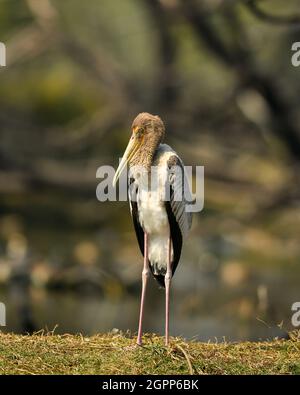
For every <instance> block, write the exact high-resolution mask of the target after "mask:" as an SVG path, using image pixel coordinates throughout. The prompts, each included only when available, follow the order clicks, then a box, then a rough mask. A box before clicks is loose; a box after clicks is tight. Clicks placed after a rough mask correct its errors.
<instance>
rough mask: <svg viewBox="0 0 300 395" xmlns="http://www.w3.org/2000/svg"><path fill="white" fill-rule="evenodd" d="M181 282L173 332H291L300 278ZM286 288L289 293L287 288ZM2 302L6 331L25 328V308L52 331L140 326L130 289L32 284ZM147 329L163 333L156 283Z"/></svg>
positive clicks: (204, 335)
mask: <svg viewBox="0 0 300 395" xmlns="http://www.w3.org/2000/svg"><path fill="white" fill-rule="evenodd" d="M181 280H182V279H181V278H180V276H178V277H177V278H176V277H175V280H174V284H173V285H174V286H173V290H172V302H171V303H172V305H171V324H170V326H171V334H172V335H174V336H183V337H184V338H187V339H192V338H194V339H197V340H201V341H208V340H211V341H215V339H218V340H219V341H221V340H223V338H226V340H230V341H237V340H251V341H254V340H259V339H270V338H273V337H274V336H279V337H284V336H286V331H288V330H291V329H293V328H292V327H291V315H292V312H291V305H292V303H293V302H295V301H296V300H297V295H299V293H298V290H299V287H298V284H297V281H296V280H295V281H294V282H291V279H290V278H287V277H284V276H280V277H278V278H276V277H275V278H272V281H271V282H266V284H265V285H264V286H263V287H262V286H260V287H258V288H257V284H256V282H255V281H251V282H250V281H249V283H247V284H246V285H244V286H243V287H235V288H232V287H228V286H224V285H222V284H221V283H220V282H218V281H215V280H213V281H212V282H211V283H210V284H209V287H207V289H204V288H203V287H201V288H202V289H201V290H198V289H196V288H195V287H194V288H190V289H189V290H182V288H181V285H182V281H181ZM287 289H288V292H283V290H287ZM260 293H261V294H262V295H260ZM24 297H25V298H27V300H26V301H25V300H24ZM22 298H23V299H22ZM261 299H262V300H261ZM298 299H299V298H298ZM0 300H1V301H2V302H4V303H5V304H6V308H7V327H6V328H2V330H3V331H4V332H10V331H13V332H16V333H19V332H22V331H24V329H22V325H21V321H22V320H21V318H22V317H24V311H26V309H28V310H29V312H30V316H31V318H32V321H33V323H34V326H35V329H41V328H45V329H46V330H52V329H53V328H54V327H56V326H57V327H56V329H55V332H56V333H79V332H80V333H82V334H83V335H92V334H96V333H101V332H107V331H110V330H112V329H113V328H118V329H120V330H123V331H126V330H130V331H131V332H133V333H134V332H136V330H137V321H138V313H139V295H136V296H135V295H132V294H126V293H125V294H123V295H122V296H121V297H119V298H109V297H104V296H103V295H100V294H99V295H98V294H97V295H96V294H95V293H89V294H86V295H84V294H82V293H79V292H65V291H64V292H62V291H59V292H58V291H46V290H44V289H38V288H30V289H29V291H28V294H27V296H26V294H25V296H24V294H21V295H17V296H16V291H15V290H14V289H7V288H6V289H2V290H1V291H0ZM24 309H25V310H24ZM26 316H27V315H26ZM279 324H282V328H280V327H279V326H280V325H279ZM144 330H145V331H147V332H155V333H159V334H163V332H164V291H163V290H162V289H159V288H158V287H157V285H156V283H155V282H154V281H151V283H150V286H149V289H148V293H147V302H146V316H145V324H144Z"/></svg>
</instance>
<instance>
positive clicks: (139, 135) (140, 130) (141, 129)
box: [136, 128, 145, 137]
mask: <svg viewBox="0 0 300 395" xmlns="http://www.w3.org/2000/svg"><path fill="white" fill-rule="evenodd" d="M144 132H145V129H144V128H138V130H137V132H136V135H137V137H142V135H143V134H144Z"/></svg>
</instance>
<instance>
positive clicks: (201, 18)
mask: <svg viewBox="0 0 300 395" xmlns="http://www.w3.org/2000/svg"><path fill="white" fill-rule="evenodd" d="M180 4H181V9H182V12H183V14H184V16H185V18H186V19H187V21H188V22H189V23H190V25H191V27H192V28H193V30H194V32H195V34H196V37H197V38H198V39H199V40H200V41H201V43H204V44H205V45H206V47H207V48H208V49H209V50H210V51H211V52H212V53H214V55H215V56H216V57H217V58H218V59H219V60H221V61H222V62H224V63H225V64H226V65H227V66H229V67H230V68H234V69H235V71H236V73H237V76H238V77H239V79H240V82H241V85H242V87H247V88H249V87H252V88H254V89H256V90H257V91H258V92H259V93H260V94H261V95H262V96H263V98H264V99H265V101H266V103H267V104H268V106H269V109H270V112H271V114H272V129H273V131H274V133H275V134H276V136H277V137H278V138H279V139H280V140H281V141H282V142H283V143H284V145H285V147H286V148H287V150H288V152H289V153H290V154H291V155H292V156H293V157H294V158H295V159H296V160H297V161H300V135H299V130H297V129H296V128H295V126H294V124H293V122H292V121H291V119H292V116H291V108H292V106H291V105H290V104H289V102H288V100H287V98H286V97H284V95H283V93H282V92H281V90H280V89H279V88H278V86H277V84H276V81H273V80H272V79H271V78H270V77H269V76H267V75H266V73H264V72H262V71H260V70H259V69H258V67H257V66H256V65H255V62H254V59H253V57H252V54H251V50H250V48H247V50H246V51H245V48H243V47H241V46H238V45H232V44H231V45H230V44H227V43H225V41H224V39H223V38H221V35H220V34H219V33H218V31H217V30H216V29H215V28H214V27H213V25H212V24H211V22H210V20H209V18H208V17H207V15H206V14H202V12H201V7H197V5H196V3H195V2H188V1H183V0H181V1H180ZM225 21H226V19H225ZM227 23H228V26H229V27H230V23H231V20H228V19H227Z"/></svg>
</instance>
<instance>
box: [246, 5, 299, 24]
mask: <svg viewBox="0 0 300 395" xmlns="http://www.w3.org/2000/svg"><path fill="white" fill-rule="evenodd" d="M245 5H246V6H247V7H248V9H249V10H250V11H251V12H252V14H253V15H255V16H256V17H257V18H259V19H261V20H262V21H264V22H268V23H273V24H279V25H300V15H299V14H298V15H291V16H283V15H273V14H269V13H268V12H267V11H265V10H263V9H262V8H260V6H259V5H258V1H257V0H246V1H245Z"/></svg>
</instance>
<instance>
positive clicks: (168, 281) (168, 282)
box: [165, 236, 172, 346]
mask: <svg viewBox="0 0 300 395" xmlns="http://www.w3.org/2000/svg"><path fill="white" fill-rule="evenodd" d="M171 246H172V242H171V236H169V239H168V261H167V272H166V275H165V287H166V332H165V333H166V334H165V336H166V337H165V344H166V346H167V345H168V344H169V317H170V286H171V279H172V268H171Z"/></svg>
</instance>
